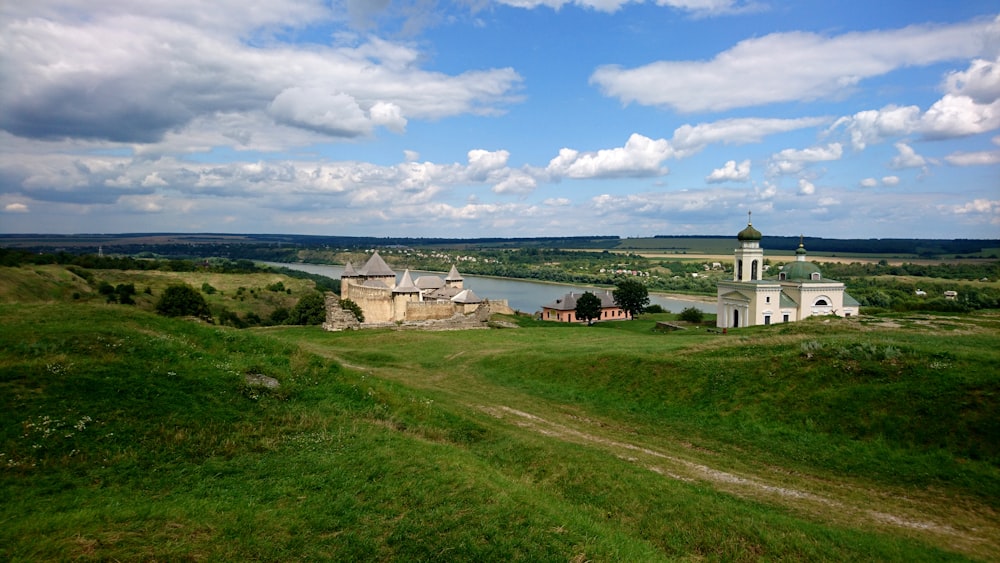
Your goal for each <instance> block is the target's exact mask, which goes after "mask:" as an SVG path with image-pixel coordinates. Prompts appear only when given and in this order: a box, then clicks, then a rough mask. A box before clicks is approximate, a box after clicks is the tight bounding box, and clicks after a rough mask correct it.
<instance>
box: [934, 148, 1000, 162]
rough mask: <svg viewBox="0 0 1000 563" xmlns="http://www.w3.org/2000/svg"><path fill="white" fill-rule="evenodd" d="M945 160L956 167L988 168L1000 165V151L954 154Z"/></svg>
mask: <svg viewBox="0 0 1000 563" xmlns="http://www.w3.org/2000/svg"><path fill="white" fill-rule="evenodd" d="M944 159H945V160H946V161H947V162H948V164H952V165H954V166H988V165H990V164H1000V151H976V152H954V153H951V154H949V155H948V156H946V157H944Z"/></svg>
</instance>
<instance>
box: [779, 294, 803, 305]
mask: <svg viewBox="0 0 1000 563" xmlns="http://www.w3.org/2000/svg"><path fill="white" fill-rule="evenodd" d="M778 301H779V303H778V304H779V305H781V308H782V309H798V308H799V304H798V303H796V302H795V300H794V299H792V297H791V296H790V295H788V294H787V293H785V292H784V291H782V292H781V298H780V299H779V300H778Z"/></svg>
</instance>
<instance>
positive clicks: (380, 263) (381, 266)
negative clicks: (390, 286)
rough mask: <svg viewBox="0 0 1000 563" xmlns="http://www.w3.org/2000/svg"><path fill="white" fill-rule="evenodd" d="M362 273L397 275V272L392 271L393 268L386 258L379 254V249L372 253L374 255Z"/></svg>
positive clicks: (367, 274)
mask: <svg viewBox="0 0 1000 563" xmlns="http://www.w3.org/2000/svg"><path fill="white" fill-rule="evenodd" d="M361 275H363V276H392V277H396V272H393V271H392V268H390V267H389V265H388V264H386V263H385V260H383V259H382V257H381V256H379V255H378V251H377V250H376V251H375V254H372V257H371V258H369V259H368V262H367V263H366V264H365V266H364V268H362V269H361Z"/></svg>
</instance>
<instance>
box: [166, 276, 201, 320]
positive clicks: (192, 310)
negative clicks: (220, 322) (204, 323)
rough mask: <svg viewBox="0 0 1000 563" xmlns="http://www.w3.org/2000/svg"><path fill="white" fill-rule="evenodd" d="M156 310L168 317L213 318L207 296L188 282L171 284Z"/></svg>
mask: <svg viewBox="0 0 1000 563" xmlns="http://www.w3.org/2000/svg"><path fill="white" fill-rule="evenodd" d="M156 312H157V313H159V314H161V315H166V316H168V317H184V316H194V317H201V318H205V319H211V318H212V313H211V312H210V311H209V309H208V304H207V303H205V298H204V297H202V296H201V294H200V293H198V292H197V291H196V290H195V289H194V288H193V287H191V286H190V285H187V284H181V285H171V286H170V287H168V288H167V289H165V290H164V291H163V294H162V295H160V299H159V300H158V301H157V302H156Z"/></svg>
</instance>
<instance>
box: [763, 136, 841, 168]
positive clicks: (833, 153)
mask: <svg viewBox="0 0 1000 563" xmlns="http://www.w3.org/2000/svg"><path fill="white" fill-rule="evenodd" d="M843 154H844V148H843V146H842V145H841V144H840V143H829V144H827V145H826V146H817V147H810V148H807V149H785V150H783V151H781V152H779V153H777V154H774V155H772V156H771V163H770V164H769V166H768V170H769V171H770V173H771V174H773V175H780V174H795V173H797V172H800V171H802V169H803V168H805V167H806V166H808V165H810V164H813V163H816V162H824V161H831V160H840V158H841V156H843Z"/></svg>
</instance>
